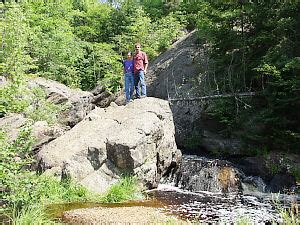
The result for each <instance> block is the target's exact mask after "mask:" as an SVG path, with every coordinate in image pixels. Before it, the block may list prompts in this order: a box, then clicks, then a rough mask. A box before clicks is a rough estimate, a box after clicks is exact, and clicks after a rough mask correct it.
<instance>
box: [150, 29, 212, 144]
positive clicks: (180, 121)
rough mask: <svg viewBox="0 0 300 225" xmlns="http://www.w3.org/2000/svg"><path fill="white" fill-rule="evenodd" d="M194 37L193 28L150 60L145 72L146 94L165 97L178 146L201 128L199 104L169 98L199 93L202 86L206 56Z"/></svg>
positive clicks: (179, 97) (188, 96) (200, 106)
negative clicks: (169, 108)
mask: <svg viewBox="0 0 300 225" xmlns="http://www.w3.org/2000/svg"><path fill="white" fill-rule="evenodd" d="M197 40H198V39H197V33H196V32H195V31H194V32H192V33H190V34H188V35H187V36H186V37H184V38H183V39H181V40H179V41H178V42H177V43H175V44H174V45H173V47H172V48H171V49H169V50H168V51H166V52H164V53H163V54H161V55H160V56H158V57H157V58H156V59H155V60H154V61H153V62H151V63H150V65H149V69H148V73H147V74H146V82H147V85H148V86H149V88H148V89H147V92H148V96H153V97H157V98H162V99H168V100H170V101H171V103H172V105H171V109H172V112H173V115H174V123H175V128H176V143H177V144H178V145H179V146H181V147H185V145H186V142H187V139H188V138H190V137H191V134H193V133H194V132H198V131H199V130H202V128H199V123H200V122H201V113H202V111H203V110H202V105H201V104H198V103H197V102H196V104H187V103H189V102H182V101H173V100H171V99H181V98H192V97H195V96H198V95H199V94H202V93H200V90H202V89H201V88H197V87H198V86H200V85H201V78H202V77H203V76H204V75H205V74H204V72H203V71H205V65H206V64H207V63H205V62H203V61H207V56H205V55H204V50H203V47H202V46H200V45H199V44H197ZM204 64H205V65H204ZM202 73H203V74H202Z"/></svg>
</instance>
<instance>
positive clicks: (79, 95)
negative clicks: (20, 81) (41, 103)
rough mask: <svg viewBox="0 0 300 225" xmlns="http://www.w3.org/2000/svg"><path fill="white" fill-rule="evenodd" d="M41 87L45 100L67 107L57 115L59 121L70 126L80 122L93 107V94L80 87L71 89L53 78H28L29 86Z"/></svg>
mask: <svg viewBox="0 0 300 225" xmlns="http://www.w3.org/2000/svg"><path fill="white" fill-rule="evenodd" d="M36 86H38V87H41V88H42V89H43V90H44V91H45V92H46V95H47V100H48V101H50V102H52V103H54V104H61V103H64V104H65V105H66V106H67V109H66V110H64V111H63V112H62V113H60V115H59V120H60V122H61V123H63V124H65V125H68V126H70V127H73V126H75V125H76V124H77V123H78V122H80V121H81V120H82V119H83V118H84V117H85V116H86V115H87V114H88V113H89V112H90V111H91V110H92V109H93V108H94V104H92V101H93V98H94V96H93V94H92V93H90V92H87V91H82V90H80V89H72V88H69V87H67V86H65V85H64V84H61V83H59V82H56V81H53V80H47V79H45V78H42V77H37V78H34V79H31V80H29V87H30V88H33V87H36Z"/></svg>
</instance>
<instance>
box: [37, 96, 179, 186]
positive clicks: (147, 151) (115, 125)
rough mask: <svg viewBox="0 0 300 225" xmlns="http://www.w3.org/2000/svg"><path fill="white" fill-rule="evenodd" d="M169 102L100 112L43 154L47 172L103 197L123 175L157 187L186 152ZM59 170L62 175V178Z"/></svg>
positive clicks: (141, 102) (143, 101)
mask: <svg viewBox="0 0 300 225" xmlns="http://www.w3.org/2000/svg"><path fill="white" fill-rule="evenodd" d="M174 134H175V128H174V124H173V118H172V113H171V110H170V107H169V104H168V102H167V101H164V100H160V99H155V98H145V99H138V100H135V101H133V102H131V103H129V104H128V105H126V106H117V105H116V104H111V106H109V107H108V108H96V109H94V110H93V111H92V112H90V113H89V114H88V115H87V116H86V117H85V119H84V120H83V121H81V122H80V123H78V124H77V125H76V126H75V127H73V128H72V129H71V130H70V131H68V132H66V133H65V134H64V135H62V136H60V137H59V138H57V139H55V140H54V141H52V142H50V143H49V144H47V145H45V146H44V147H43V148H42V150H41V151H40V152H39V154H38V160H39V169H40V170H41V171H47V170H49V169H50V170H51V169H52V170H54V169H53V168H56V169H55V173H56V174H59V175H61V176H62V177H64V176H68V177H71V178H74V179H76V180H77V181H79V182H80V183H81V184H83V185H85V186H86V187H88V188H89V189H90V190H93V191H97V192H103V191H105V190H106V189H107V188H108V187H109V186H110V185H111V184H113V183H114V182H116V181H117V179H118V178H119V177H120V175H121V174H124V173H129V174H133V175H136V176H137V177H138V179H139V180H140V181H141V183H143V184H144V185H145V186H146V187H148V188H152V187H155V186H157V184H158V181H159V180H160V178H161V177H162V175H163V174H164V173H166V171H167V170H168V168H169V167H170V165H171V164H174V163H175V164H178V163H179V161H180V159H181V153H180V151H179V150H178V149H177V147H176V143H175V138H174ZM57 168H59V171H60V173H57Z"/></svg>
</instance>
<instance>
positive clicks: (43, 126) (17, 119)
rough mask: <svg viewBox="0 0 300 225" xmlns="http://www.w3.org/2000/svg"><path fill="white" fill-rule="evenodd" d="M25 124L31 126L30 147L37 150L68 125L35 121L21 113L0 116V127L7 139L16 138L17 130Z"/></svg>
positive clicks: (62, 131) (58, 134)
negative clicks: (31, 139) (31, 141)
mask: <svg viewBox="0 0 300 225" xmlns="http://www.w3.org/2000/svg"><path fill="white" fill-rule="evenodd" d="M26 126H30V127H31V131H32V132H31V134H32V137H33V145H32V149H33V151H34V152H38V151H39V149H40V148H41V146H42V145H44V144H46V143H48V142H50V141H52V140H54V139H55V138H57V137H59V136H61V135H62V134H64V133H65V131H66V130H68V129H69V127H66V126H63V125H61V124H53V125H49V124H48V123H47V122H46V121H37V122H35V123H33V122H32V120H30V119H28V118H25V117H24V115H23V114H17V113H11V114H8V115H6V116H5V117H3V118H0V128H1V129H3V130H4V131H5V132H6V134H7V140H8V141H9V142H13V141H15V140H16V139H17V137H18V135H19V132H20V130H21V129H22V128H25V127H26Z"/></svg>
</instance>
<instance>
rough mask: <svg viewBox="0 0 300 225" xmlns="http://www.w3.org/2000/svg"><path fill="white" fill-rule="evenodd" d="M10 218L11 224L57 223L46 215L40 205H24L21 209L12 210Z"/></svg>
mask: <svg viewBox="0 0 300 225" xmlns="http://www.w3.org/2000/svg"><path fill="white" fill-rule="evenodd" d="M11 220H12V223H11V224H13V225H20V224H57V223H54V221H52V220H51V219H49V218H48V217H47V214H46V213H45V209H44V208H43V207H41V206H40V205H31V206H26V207H24V208H23V209H22V210H21V211H18V210H16V209H15V210H13V212H12V216H11Z"/></svg>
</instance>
